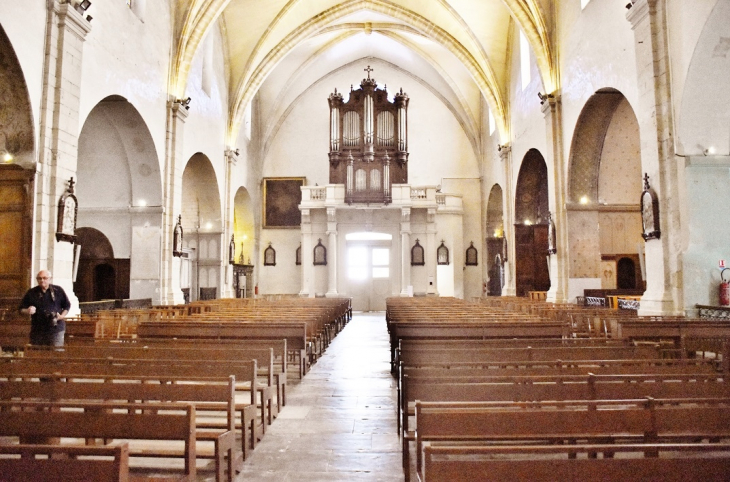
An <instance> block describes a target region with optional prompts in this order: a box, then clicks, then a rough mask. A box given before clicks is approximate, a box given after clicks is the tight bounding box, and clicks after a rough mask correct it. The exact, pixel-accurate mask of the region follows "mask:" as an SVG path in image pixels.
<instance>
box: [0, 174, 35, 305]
mask: <svg viewBox="0 0 730 482" xmlns="http://www.w3.org/2000/svg"><path fill="white" fill-rule="evenodd" d="M34 175H35V172H34V171H30V170H25V169H22V168H19V167H17V166H14V165H2V166H0V292H1V293H3V296H4V297H8V298H16V297H17V298H20V297H22V296H23V294H24V293H25V291H26V290H27V289H28V288H29V287H30V279H31V272H30V271H31V254H32V220H33V216H32V212H33V210H32V197H33V178H34Z"/></svg>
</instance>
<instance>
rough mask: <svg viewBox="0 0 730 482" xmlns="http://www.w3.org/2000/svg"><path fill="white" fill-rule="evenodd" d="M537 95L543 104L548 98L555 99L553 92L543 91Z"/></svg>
mask: <svg viewBox="0 0 730 482" xmlns="http://www.w3.org/2000/svg"><path fill="white" fill-rule="evenodd" d="M537 96H538V97H539V98H540V105H543V104H544V103H545V101H546V100H548V99H554V98H555V96H554V95H553V94H543V93H542V92H538V93H537Z"/></svg>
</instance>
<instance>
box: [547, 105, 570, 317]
mask: <svg viewBox="0 0 730 482" xmlns="http://www.w3.org/2000/svg"><path fill="white" fill-rule="evenodd" d="M542 113H543V115H544V117H545V123H546V129H545V130H546V133H547V141H548V142H547V146H548V149H549V152H548V153H547V154H549V156H548V159H550V160H551V161H552V162H550V161H548V163H547V165H548V166H547V167H548V181H552V182H548V190H549V191H550V194H551V195H550V196H549V205H550V213H551V214H552V220H553V223H554V225H555V244H556V246H555V248H556V249H557V252H556V253H555V254H552V255H550V264H549V266H550V290H549V291H548V293H547V301H551V302H553V303H565V302H566V301H567V297H568V275H569V273H568V262H567V260H568V232H567V231H568V230H567V226H568V222H567V211H566V210H565V163H564V162H563V161H564V157H563V109H562V104H561V102H560V95H559V94H557V93H554V94H550V95H549V96H547V97H546V98H544V99H543V101H542ZM545 254H546V255H547V252H546V253H545Z"/></svg>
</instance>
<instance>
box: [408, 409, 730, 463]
mask: <svg viewBox="0 0 730 482" xmlns="http://www.w3.org/2000/svg"><path fill="white" fill-rule="evenodd" d="M685 403H687V404H688V405H682V400H653V399H649V400H635V401H630V400H620V401H600V402H592V401H587V402H575V401H571V402H551V403H546V402H537V403H509V404H507V403H494V404H490V403H488V402H487V403H485V402H483V403H456V402H452V403H447V402H430V403H429V402H420V401H419V402H416V424H417V430H416V467H417V470H419V471H420V469H421V466H422V465H421V463H422V453H421V451H422V449H423V444H424V442H430V441H451V442H454V441H459V442H461V441H463V442H479V443H482V442H500V443H502V444H504V443H509V442H510V441H514V442H519V443H521V444H525V443H532V444H540V443H542V444H546V443H547V444H553V443H556V444H557V443H560V444H562V443H564V442H565V441H568V442H569V443H572V444H575V443H577V441H580V442H584V443H595V442H597V441H600V442H601V443H606V442H613V443H619V442H623V441H628V442H632V443H637V442H638V443H661V442H663V441H667V440H671V441H672V442H678V441H686V442H692V441H695V440H702V439H713V440H719V439H723V438H728V437H730V406H728V403H730V400H728V399H689V401H685ZM547 407H549V409H547ZM647 451H648V449H647ZM409 466H410V462H409V459H408V451H406V452H404V468H405V469H406V470H407V469H408V467H409Z"/></svg>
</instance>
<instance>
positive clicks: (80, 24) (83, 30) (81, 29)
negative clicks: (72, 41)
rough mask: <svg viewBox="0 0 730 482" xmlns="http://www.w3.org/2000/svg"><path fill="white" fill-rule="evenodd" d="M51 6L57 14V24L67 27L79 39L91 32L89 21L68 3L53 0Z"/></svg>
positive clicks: (83, 38) (84, 37)
mask: <svg viewBox="0 0 730 482" xmlns="http://www.w3.org/2000/svg"><path fill="white" fill-rule="evenodd" d="M51 7H52V8H53V11H54V12H55V13H56V15H58V18H59V26H61V27H65V28H67V29H68V30H69V31H71V32H73V33H74V34H76V36H78V37H79V38H80V39H81V40H85V39H86V35H87V34H88V33H89V32H91V22H90V21H89V20H86V19H85V18H84V15H83V14H82V13H81V12H79V11H78V10H76V8H74V6H73V5H71V4H70V3H58V2H57V1H55V0H53V5H52V6H51Z"/></svg>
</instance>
